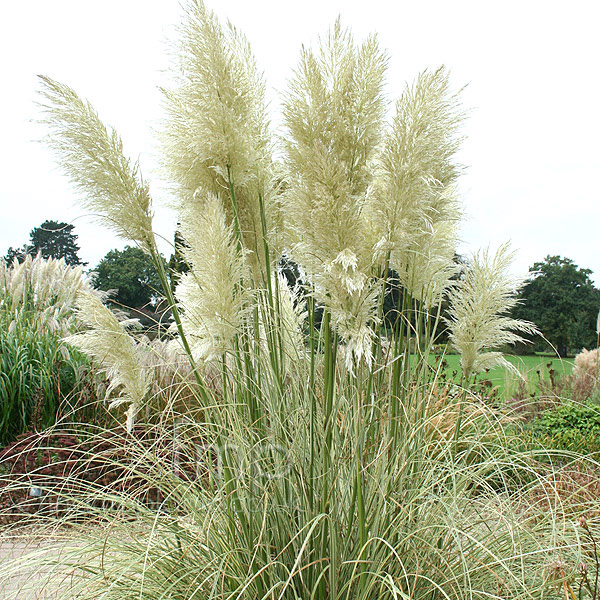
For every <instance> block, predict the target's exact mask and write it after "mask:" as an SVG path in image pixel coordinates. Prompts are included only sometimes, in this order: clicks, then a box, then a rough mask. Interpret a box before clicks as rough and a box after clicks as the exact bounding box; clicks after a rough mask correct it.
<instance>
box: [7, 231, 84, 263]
mask: <svg viewBox="0 0 600 600" xmlns="http://www.w3.org/2000/svg"><path fill="white" fill-rule="evenodd" d="M74 228H75V226H74V225H70V224H69V223H63V222H58V221H51V220H46V221H44V222H43V223H42V224H41V225H40V226H39V227H34V228H33V229H32V230H31V231H30V232H29V244H25V245H23V246H22V247H21V248H12V247H10V248H9V249H8V252H7V253H6V256H5V260H6V261H7V262H12V261H13V260H14V259H15V258H16V259H17V260H18V261H21V260H22V259H23V258H25V256H27V255H28V254H30V255H31V256H36V255H37V254H40V255H41V256H42V258H63V259H64V260H65V262H66V263H67V264H68V265H71V266H76V265H82V264H86V263H82V262H81V260H80V258H79V255H78V252H79V246H78V245H77V237H78V236H77V234H75V233H73V229H74Z"/></svg>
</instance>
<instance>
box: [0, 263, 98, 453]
mask: <svg viewBox="0 0 600 600" xmlns="http://www.w3.org/2000/svg"><path fill="white" fill-rule="evenodd" d="M84 290H89V286H88V284H87V283H86V281H85V279H84V276H83V272H82V269H81V267H72V266H69V265H67V264H66V263H65V261H64V260H62V259H61V260H56V259H44V258H42V257H41V256H39V255H38V256H37V257H35V258H32V257H31V256H29V255H27V256H26V257H25V258H24V260H23V261H22V262H21V263H19V262H18V261H17V260H15V261H14V262H13V263H12V264H6V263H5V262H4V261H3V260H0V448H1V447H3V446H5V445H6V444H8V443H9V442H12V441H13V440H14V439H15V437H16V436H17V435H19V434H22V433H24V432H26V431H29V430H31V429H33V428H37V429H44V428H46V427H49V426H51V425H54V423H55V421H56V418H57V417H58V416H60V415H64V414H67V413H69V412H71V409H72V407H73V404H74V403H76V396H77V395H78V394H79V391H80V387H81V384H82V373H81V372H80V371H81V369H82V368H85V366H86V365H87V363H88V360H87V358H86V357H85V356H84V355H83V354H82V353H81V352H80V351H78V350H77V349H76V348H73V347H68V346H67V345H66V344H64V343H63V341H62V338H63V337H64V336H65V335H68V334H69V333H72V332H73V331H74V330H75V328H76V327H77V326H78V325H77V319H76V317H75V301H76V298H77V295H78V294H79V293H80V292H82V291H84Z"/></svg>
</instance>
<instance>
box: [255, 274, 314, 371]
mask: <svg viewBox="0 0 600 600" xmlns="http://www.w3.org/2000/svg"><path fill="white" fill-rule="evenodd" d="M271 279H272V285H271V287H272V289H273V290H275V291H276V296H275V309H274V312H275V315H274V318H268V317H265V316H264V315H263V314H261V316H260V330H261V332H260V337H261V340H262V341H264V342H265V350H267V351H268V347H267V346H266V343H267V333H268V332H267V331H266V327H271V328H274V329H276V330H277V337H278V338H279V340H280V342H281V345H282V353H283V362H284V364H283V370H284V372H286V373H289V372H290V371H291V370H292V368H293V365H294V364H296V363H297V362H298V360H299V359H300V357H301V356H302V355H303V354H304V347H305V344H306V340H305V336H304V323H305V321H306V317H307V314H308V313H307V310H306V302H305V301H304V299H303V298H302V295H301V294H300V290H299V289H298V286H297V285H296V286H295V287H293V288H292V287H290V285H289V284H288V280H287V278H286V277H285V275H283V274H282V273H280V272H273V273H272V277H271ZM264 307H265V308H267V310H268V302H266V301H265V303H264Z"/></svg>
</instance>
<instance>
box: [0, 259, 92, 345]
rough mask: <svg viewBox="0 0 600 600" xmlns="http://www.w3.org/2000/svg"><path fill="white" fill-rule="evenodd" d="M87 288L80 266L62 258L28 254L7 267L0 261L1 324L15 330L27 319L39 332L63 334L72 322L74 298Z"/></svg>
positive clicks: (68, 329) (67, 330) (70, 326)
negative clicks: (71, 264) (70, 264)
mask: <svg viewBox="0 0 600 600" xmlns="http://www.w3.org/2000/svg"><path fill="white" fill-rule="evenodd" d="M88 287H89V286H88V284H87V282H86V281H85V280H84V278H83V269H82V268H81V267H72V266H69V265H67V264H66V263H65V261H64V259H62V258H61V259H55V258H50V259H44V258H42V257H41V256H40V255H38V256H36V257H35V258H32V257H31V256H30V255H27V256H26V257H25V259H24V260H23V261H22V262H21V263H19V262H18V261H17V260H16V259H15V261H14V262H13V264H12V265H10V266H8V265H6V263H5V262H4V261H0V315H1V316H0V323H1V324H2V326H4V327H7V328H8V329H9V330H14V329H15V328H16V327H17V326H18V324H19V322H20V321H23V320H26V321H27V323H28V327H33V328H34V329H35V330H36V331H38V332H41V331H42V330H43V331H51V332H58V333H60V334H63V335H66V334H67V332H69V331H70V330H71V328H72V326H73V325H74V317H73V310H74V306H75V298H76V296H77V294H78V293H79V292H80V291H81V290H84V289H88Z"/></svg>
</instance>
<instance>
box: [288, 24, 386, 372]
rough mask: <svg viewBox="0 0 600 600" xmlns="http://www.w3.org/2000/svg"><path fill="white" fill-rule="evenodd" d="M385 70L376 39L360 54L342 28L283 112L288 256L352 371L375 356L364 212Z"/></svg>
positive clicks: (373, 290) (303, 70) (305, 72)
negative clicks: (327, 316) (307, 282)
mask: <svg viewBox="0 0 600 600" xmlns="http://www.w3.org/2000/svg"><path fill="white" fill-rule="evenodd" d="M385 69H386V58H385V56H384V54H383V53H382V52H381V51H380V49H379V46H378V43H377V40H376V38H374V37H371V38H369V39H368V40H367V41H366V42H365V43H364V44H363V45H362V46H360V47H357V46H356V45H355V44H354V42H353V40H352V36H351V35H350V33H349V32H348V31H345V30H343V29H342V27H341V25H340V22H339V21H338V22H337V23H336V24H335V26H334V28H333V30H332V31H331V32H330V34H329V37H328V39H327V40H326V41H325V42H324V43H322V44H321V47H320V52H319V53H318V54H315V53H313V52H312V51H310V50H305V51H304V52H303V54H302V58H301V62H300V66H299V68H298V69H297V71H296V74H295V78H294V80H293V81H292V83H291V87H290V92H289V93H288V95H287V97H286V101H285V105H284V112H283V114H284V121H285V126H286V128H287V135H286V139H285V140H284V147H285V151H286V155H287V164H288V169H289V174H288V188H287V190H286V194H285V196H284V199H283V213H284V218H285V221H286V223H285V226H286V228H287V234H288V239H289V240H290V244H291V246H290V247H289V253H290V255H291V257H292V258H293V259H294V260H295V261H296V262H297V263H299V264H300V265H302V267H303V268H304V269H305V271H306V272H307V273H308V274H309V277H310V279H311V281H312V283H313V286H314V293H315V296H316V298H317V300H318V301H319V302H321V303H323V304H324V305H325V306H326V307H327V309H328V310H329V312H330V313H331V318H332V324H333V326H334V329H335V330H336V331H337V332H338V333H339V334H340V335H341V336H342V338H343V339H344V341H345V343H346V344H347V345H348V349H349V350H350V351H349V352H347V358H348V360H347V366H348V367H351V366H352V361H353V360H355V359H356V360H360V359H361V358H363V357H364V358H365V359H366V360H367V361H369V360H370V353H371V343H370V342H371V337H372V331H371V324H372V322H373V321H374V319H375V310H374V304H375V303H374V301H373V298H375V297H376V296H377V284H376V283H375V282H374V280H373V279H372V278H371V277H370V274H371V272H372V266H373V265H372V262H373V248H372V244H371V242H372V240H371V239H369V238H367V235H366V234H367V230H366V229H365V223H364V219H363V218H362V216H361V210H362V206H363V204H364V202H365V195H366V192H367V189H368V186H369V184H370V182H371V176H370V168H369V166H370V163H371V161H372V160H373V157H374V155H375V152H376V150H377V147H378V145H379V143H380V140H381V132H382V126H383V116H384V112H385V106H386V104H385V101H384V98H383V93H382V91H383V76H384V73H385Z"/></svg>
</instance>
